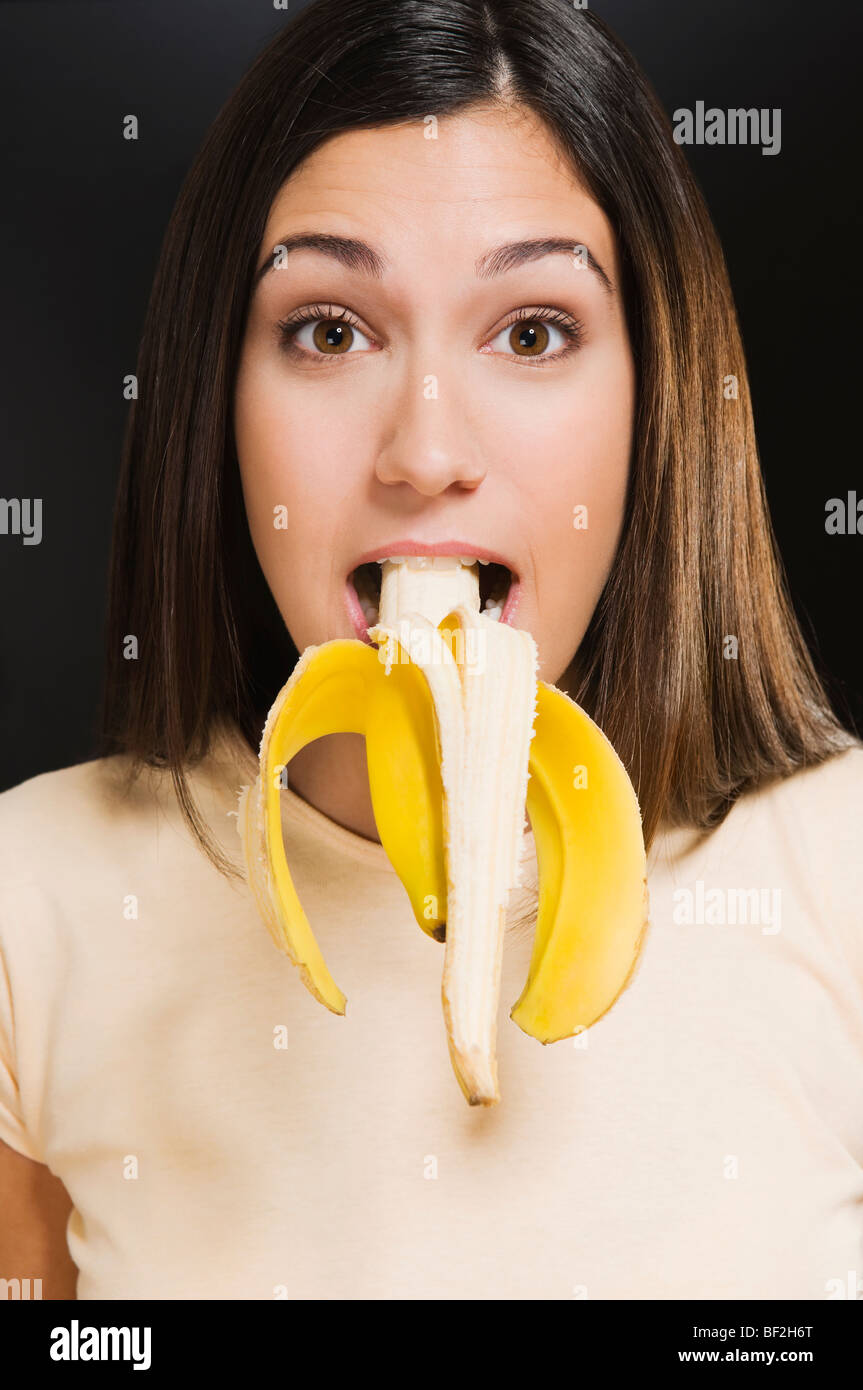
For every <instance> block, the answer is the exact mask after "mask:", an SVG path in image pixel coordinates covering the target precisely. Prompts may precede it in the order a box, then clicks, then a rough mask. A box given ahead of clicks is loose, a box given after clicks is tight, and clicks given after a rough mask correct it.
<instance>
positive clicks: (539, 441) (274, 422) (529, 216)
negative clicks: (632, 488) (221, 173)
mask: <svg viewBox="0 0 863 1390" xmlns="http://www.w3.org/2000/svg"><path fill="white" fill-rule="evenodd" d="M431 137H434V138H431ZM300 233H302V234H311V233H314V234H315V235H316V236H323V237H332V238H347V239H349V241H350V242H351V243H363V244H364V245H363V246H359V245H354V246H353V247H352V248H351V247H345V246H344V245H343V246H342V251H343V254H342V255H341V256H338V257H337V256H336V255H335V254H327V251H326V248H325V247H321V246H318V247H317V248H314V247H311V246H304V247H293V246H288V249H287V252H286V253H284V252H281V253H277V254H276V255H275V256H274V254H273V248H274V247H278V246H279V245H280V244H281V245H284V244H286V242H287V240H288V239H289V238H292V237H294V236H296V235H297V234H300ZM552 240H554V241H557V240H560V241H561V242H562V246H563V249H557V250H555V251H553V252H551V253H550V254H543V255H540V254H538V253H537V251H536V250H534V252H533V254H532V255H530V256H525V255H522V256H518V255H517V254H516V253H512V254H510V255H509V256H507V255H506V253H503V252H500V251H498V252H497V255H496V256H495V255H494V254H493V253H494V252H495V249H496V248H500V247H501V246H504V245H506V246H508V245H510V244H512V243H520V242H526V241H530V242H534V241H552ZM329 245H330V248H331V251H335V250H336V249H338V246H337V243H335V242H331V243H329ZM365 247H368V248H370V250H369V251H366V250H365V249H364V248H365ZM546 249H547V248H546ZM539 250H542V248H539ZM594 262H595V263H597V264H598V266H599V267H600V269H599V271H596V270H594V269H593V268H592V266H593V264H594ZM257 265H258V266H259V267H262V268H263V267H268V269H266V271H265V272H264V273H263V274H262V275H261V277H260V278H259V280H258V282H257V285H256V289H255V292H254V296H253V299H252V303H251V306H250V310H249V316H248V322H247V327H246V333H245V338H244V341H243V346H242V354H241V360H240V367H239V373H238V379H237V386H236V397H235V402H234V427H235V438H236V446H237V454H238V458H239V463H240V471H241V475H242V483H243V492H244V497H245V504H246V509H247V514H248V518H249V525H250V528H251V534H252V539H253V542H254V545H255V549H256V552H257V555H258V559H259V561H260V564H261V567H262V569H263V572H264V575H265V577H266V580H267V583H268V584H269V587H270V589H271V591H272V593H273V595H274V597H275V600H276V602H277V604H278V607H279V609H280V611H281V614H282V617H283V618H284V621H285V624H286V626H287V628H288V630H289V632H290V634H291V637H292V638H293V641H294V643H295V645H296V646H297V648H298V649H299V650H301V651H302V650H303V648H304V647H306V646H307V645H309V643H320V642H325V641H328V640H329V639H331V638H335V637H357V636H361V635H363V633H364V627H365V620H364V619H363V618H362V615H361V613H360V611H359V609H358V608H357V606H356V603H355V598H354V591H353V585H352V582H351V575H352V573H353V571H354V570H355V568H356V566H357V565H358V564H359V563H360V562H362V561H366V560H370V559H371V560H375V559H378V558H381V557H383V556H387V555H399V554H404V553H406V551H410V550H411V549H412V550H414V551H417V550H420V551H421V550H423V549H425V548H428V549H431V548H432V547H433V546H436V547H437V549H438V553H440V552H441V550H443V551H446V550H448V549H449V550H450V551H451V552H452V553H456V554H461V555H477V556H481V557H483V558H491V559H498V560H499V561H501V562H502V563H504V564H506V565H507V567H508V568H509V569H510V570H511V571H514V573H515V575H516V576H517V579H518V587H517V589H516V590H515V591H514V592H513V594H512V598H511V602H510V603H509V605H508V609H507V610H505V612H504V615H503V620H504V621H508V622H511V623H512V624H513V625H514V626H516V627H519V628H525V629H527V630H528V631H530V632H531V633H532V634H533V636H534V638H535V640H536V643H537V646H538V650H539V661H540V668H539V673H540V676H541V677H542V679H543V680H546V681H548V682H552V683H553V682H556V681H557V680H558V679H559V678H560V677H561V675H562V673H563V672H564V671H565V669H566V667H567V666H568V664H569V662H570V661H571V659H572V657H573V656H574V654H575V652H576V650H577V648H578V646H579V643H580V642H581V639H582V637H583V635H584V632H585V630H586V628H587V625H588V623H589V621H590V617H591V614H592V613H593V610H594V608H595V606H596V602H597V600H598V598H599V594H600V592H601V590H602V587H603V584H604V583H605V580H606V577H607V575H608V572H609V569H610V567H611V564H612V561H613V558H614V554H615V551H616V548H617V543H618V540H619V536H620V530H621V524H622V518H623V505H624V498H625V493H626V483H627V475H628V468H629V459H630V448H631V442H632V418H633V409H634V399H635V369H634V363H633V358H632V353H631V349H630V344H629V340H628V336H627V332H626V325H625V320H624V310H623V304H622V302H621V291H620V278H619V263H618V255H617V248H616V246H615V238H614V234H613V232H612V229H611V226H610V224H609V223H608V221H607V219H606V217H605V216H604V214H603V213H602V212H601V210H600V209H599V207H598V206H597V205H596V203H595V202H594V201H593V200H592V199H591V198H590V197H589V196H588V194H587V193H586V192H585V191H584V190H583V189H582V188H581V187H580V186H579V184H578V183H577V182H576V179H575V176H574V175H573V173H572V172H571V170H570V169H569V168H568V166H567V165H566V164H565V163H564V162H563V161H562V159H561V158H560V157H559V156H558V155H557V153H556V150H555V147H554V145H553V143H552V139H551V137H550V135H549V134H548V132H547V130H546V128H545V127H544V126H543V125H542V124H540V123H539V121H538V120H537V119H536V118H534V117H532V116H531V115H529V114H528V113H525V112H521V111H520V112H518V113H511V114H509V115H503V114H501V113H500V112H497V111H494V112H492V111H487V110H485V109H479V108H474V109H472V112H471V115H470V116H467V115H460V116H451V117H445V118H441V119H439V120H438V121H437V123H435V120H434V118H427V119H426V121H425V122H412V123H410V124H405V125H402V126H398V127H381V128H377V129H374V130H366V131H352V132H350V133H347V134H342V135H338V136H335V137H333V138H331V139H330V140H329V141H328V142H327V143H326V144H325V145H323V146H322V147H320V148H319V149H318V150H316V151H315V152H314V153H313V154H312V155H311V156H310V157H309V159H308V160H307V161H306V163H305V164H303V165H302V166H301V167H300V168H299V169H298V170H297V171H296V172H295V173H294V175H293V176H292V177H291V178H290V179H289V180H288V182H287V183H286V184H284V185H283V187H282V188H281V190H280V192H279V194H278V196H277V198H276V199H275V201H274V203H273V206H272V208H271V211H270V215H269V220H268V222H267V227H266V231H265V233H264V238H263V241H262V243H261V247H260V254H259V257H258V261H257ZM478 267H479V269H478ZM603 272H604V275H605V276H606V277H607V279H608V281H610V286H609V285H606V284H605V283H604V282H603ZM308 310H311V313H310V315H309V318H310V321H309V322H306V323H305V324H303V325H301V326H300V327H299V328H298V329H296V331H295V333H294V334H293V336H292V335H291V333H290V331H289V330H290V326H291V325H290V323H289V324H287V325H284V328H282V327H280V324H284V321H285V320H289V321H290V320H293V319H295V318H296V316H297V315H300V314H303V313H304V311H308ZM516 315H518V316H519V321H515V318H516ZM334 317H338V318H342V319H344V318H346V320H347V322H341V323H333V322H331V320H332V319H333V318H334ZM409 543H413V545H410V544H409ZM486 573H487V574H488V575H491V574H492V573H493V571H492V570H491V568H490V567H489V568H488V569H487V571H486ZM365 640H368V639H365Z"/></svg>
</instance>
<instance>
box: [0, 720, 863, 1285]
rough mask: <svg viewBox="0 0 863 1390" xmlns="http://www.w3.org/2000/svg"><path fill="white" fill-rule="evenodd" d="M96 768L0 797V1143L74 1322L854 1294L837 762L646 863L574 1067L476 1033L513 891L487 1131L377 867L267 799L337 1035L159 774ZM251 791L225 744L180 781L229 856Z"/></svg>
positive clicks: (520, 959) (858, 928)
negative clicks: (119, 1304) (181, 1308)
mask: <svg viewBox="0 0 863 1390" xmlns="http://www.w3.org/2000/svg"><path fill="white" fill-rule="evenodd" d="M115 767H116V760H112V759H105V760H96V761H93V762H88V763H84V764H80V765H78V766H75V767H70V768H66V769H64V770H62V771H58V772H51V773H46V774H44V775H42V776H38V777H34V778H32V779H31V780H29V781H27V782H24V783H22V784H21V785H19V786H17V787H15V788H13V789H12V790H10V791H7V792H5V793H4V794H3V795H2V796H0V950H2V965H3V967H4V968H3V969H0V1138H2V1139H4V1140H5V1141H6V1143H7V1144H10V1145H11V1146H12V1147H13V1148H14V1149H17V1150H19V1151H20V1152H21V1153H24V1154H27V1155H29V1156H30V1157H32V1158H35V1159H37V1160H39V1161H40V1162H42V1163H46V1164H48V1166H49V1167H50V1169H51V1171H52V1172H53V1173H55V1174H56V1175H57V1176H58V1177H59V1178H60V1179H61V1180H62V1182H63V1183H64V1185H65V1187H66V1189H67V1190H68V1192H69V1194H70V1196H71V1199H72V1202H73V1204H74V1209H73V1211H72V1214H71V1216H70V1220H69V1226H68V1241H69V1249H70V1252H71V1255H72V1258H73V1259H74V1261H75V1263H76V1265H77V1266H78V1268H79V1270H80V1278H79V1281H78V1297H79V1298H81V1299H99V1298H105V1299H131V1298H157V1299H186V1298H188V1299H192V1298H207V1299H217V1298H228V1299H273V1298H289V1299H313V1298H321V1299H351V1298H358V1299H363V1298H364V1299H484V1298H489V1299H574V1298H575V1299H579V1298H588V1299H652V1298H659V1299H677V1298H704V1299H709V1298H720V1299H722V1298H751V1299H770V1298H777V1299H814V1300H822V1299H828V1298H840V1297H858V1296H860V1293H861V1292H863V906H861V904H863V748H853V749H851V750H849V751H848V752H846V753H843V754H840V755H839V756H838V757H836V758H834V759H832V760H831V761H829V762H828V763H826V764H824V765H822V766H820V767H817V768H813V769H808V770H806V771H804V772H800V773H797V774H796V775H794V776H793V777H792V778H790V779H787V780H786V781H784V782H781V783H779V784H775V785H774V786H772V787H770V788H768V789H765V790H763V791H761V792H759V793H758V794H755V795H750V796H747V797H744V798H743V799H742V800H741V801H740V802H738V804H737V805H736V806H735V807H734V809H733V810H732V812H731V813H730V815H729V817H728V818H727V819H726V821H725V822H724V824H723V825H722V826H720V827H719V828H718V829H717V830H715V831H714V832H713V833H712V834H709V835H702V834H700V833H699V832H696V831H693V830H681V829H676V830H668V831H666V832H665V833H663V834H662V835H661V836H660V837H659V838H658V840H657V842H656V843H655V845H654V846H653V848H652V850H651V853H650V856H649V862H648V870H649V890H650V919H651V924H650V927H649V930H648V933H647V938H646V944H645V946H644V950H643V954H642V957H641V961H640V964H639V966H638V968H637V970H636V973H635V975H634V977H633V979H632V981H631V983H630V985H629V986H628V988H627V989H626V990H625V991H624V993H623V994H622V995H621V996H620V998H619V999H618V1001H617V1003H616V1004H615V1005H614V1007H613V1008H612V1009H611V1011H610V1012H609V1013H608V1014H606V1015H605V1016H604V1017H603V1018H602V1019H600V1020H599V1022H597V1023H596V1024H595V1025H594V1026H593V1027H592V1028H591V1029H590V1030H589V1031H588V1032H587V1033H585V1034H583V1035H581V1036H580V1037H579V1038H576V1039H575V1040H571V1039H568V1040H565V1041H562V1042H558V1043H554V1044H552V1045H550V1046H547V1047H544V1046H542V1045H541V1044H540V1043H539V1042H537V1041H536V1040H535V1039H534V1038H531V1037H528V1036H527V1035H526V1034H524V1033H522V1032H521V1030H520V1029H519V1028H518V1027H516V1025H515V1024H514V1023H512V1022H511V1021H510V1019H509V1017H508V1014H509V1009H510V1007H511V1006H512V1004H513V1003H514V1001H515V1000H516V998H517V997H518V995H519V993H520V992H521V989H522V986H523V983H524V980H525V978H526V974H527V968H528V962H529V959H530V953H531V927H530V922H529V920H527V921H524V920H520V912H521V911H522V909H523V907H524V901H523V900H522V899H521V898H520V896H519V895H517V896H516V898H515V899H514V900H513V910H512V913H511V916H510V925H509V926H508V929H507V934H506V939H505V947H504V961H503V971H502V985H501V1011H500V1018H499V1024H498V1063H499V1077H500V1088H501V1101H500V1103H499V1105H497V1106H495V1107H491V1108H489V1109H485V1108H479V1107H477V1108H471V1107H470V1106H468V1104H467V1102H466V1101H465V1099H464V1096H463V1095H462V1093H461V1090H460V1089H459V1086H458V1083H457V1081H456V1079H455V1076H454V1074H453V1072H452V1069H451V1066H450V1061H449V1056H448V1052H447V1045H446V1035H445V1030H444V1023H443V1016H442V1012H441V1001H440V980H441V969H442V964H443V946H442V945H440V944H439V943H437V942H435V941H433V940H431V939H430V938H429V937H428V936H426V935H425V934H424V933H423V932H422V931H421V930H420V928H419V927H418V926H417V925H416V923H415V921H414V919H413V916H412V914H411V911H410V907H409V905H408V900H407V896H406V894H405V892H404V890H403V888H402V886H401V884H400V883H399V881H398V879H397V878H396V875H395V873H394V871H393V869H392V868H391V866H390V864H389V861H388V860H387V858H386V855H385V853H384V851H383V849H382V848H381V846H380V845H379V844H376V843H373V842H371V841H368V840H364V839H363V838H361V837H359V836H357V835H355V834H353V833H351V832H350V831H347V830H345V829H343V828H341V827H339V826H338V825H336V824H335V823H333V822H332V821H330V820H329V819H327V818H326V817H325V816H324V815H323V814H321V813H320V812H318V811H317V810H315V809H314V808H312V807H310V806H309V805H307V804H306V803H305V802H303V801H302V800H301V799H300V798H299V797H298V796H297V795H296V794H294V793H293V792H292V791H287V792H285V794H284V803H285V807H284V824H285V835H286V844H287V851H288V860H289V863H290V865H291V867H292V869H293V873H294V877H295V881H296V884H297V887H298V891H299V894H300V897H301V899H302V901H303V903H304V905H305V907H306V910H307V913H308V916H309V918H310V921H311V923H312V925H313V928H314V930H315V933H316V935H317V939H318V941H319V943H320V946H321V948H322V950H323V953H324V957H325V959H326V961H327V964H328V966H329V968H330V970H331V973H332V975H333V977H334V979H335V980H336V982H337V983H338V984H339V985H340V986H341V988H342V989H343V991H344V992H345V994H346V996H347V1000H348V1004H347V1012H346V1015H345V1016H344V1017H338V1016H337V1015H335V1014H332V1013H330V1012H329V1011H328V1010H327V1009H325V1008H324V1007H323V1006H322V1005H321V1004H319V1003H317V1002H316V1001H315V1000H314V999H313V998H312V996H311V995H310V994H309V993H308V991H307V990H306V989H305V987H304V986H303V984H302V981H301V980H300V977H299V973H298V972H297V970H296V969H295V967H294V966H293V965H291V963H290V961H289V960H288V959H287V958H286V957H285V956H283V955H282V954H281V953H280V952H278V951H277V949H276V948H275V946H274V945H273V943H272V941H271V940H270V937H269V935H268V933H267V930H266V928H265V926H264V925H263V923H262V922H261V921H260V919H259V918H258V916H257V914H256V911H255V909H254V906H253V904H252V901H251V898H250V896H249V893H248V890H247V889H246V888H245V886H244V885H240V886H239V887H235V886H232V885H231V884H230V883H228V882H227V881H226V880H225V879H224V878H223V877H222V876H220V875H219V874H218V872H217V871H216V869H215V868H214V867H213V866H212V865H211V864H210V862H209V861H208V860H207V859H206V858H205V857H204V855H203V854H202V853H201V851H199V850H198V848H197V847H196V845H195V843H194V842H193V840H192V838H191V836H190V834H189V832H188V831H187V830H186V828H185V825H184V823H183V822H182V820H181V817H180V814H179V811H178V809H177V807H176V804H175V802H174V798H173V794H172V791H171V786H170V778H169V777H167V776H166V775H162V774H159V775H156V774H152V775H150V777H149V785H148V783H147V782H144V783H142V784H140V785H139V787H138V788H137V790H136V791H135V792H134V794H133V796H132V798H131V800H130V801H129V802H128V803H125V804H124V803H123V802H121V801H119V800H118V799H116V797H115V796H114V795H112V793H111V791H110V785H109V784H110V774H111V773H112V770H113V769H114V768H115ZM254 770H255V769H254V762H253V761H252V762H251V763H248V762H247V763H246V764H245V765H244V766H243V765H241V764H239V763H238V762H237V760H236V758H233V759H232V757H231V755H230V752H229V748H228V745H227V744H225V743H222V744H220V746H219V748H218V750H217V751H216V752H215V753H214V755H213V756H212V757H211V758H209V759H208V760H207V761H206V762H205V764H203V765H202V766H201V767H199V768H198V769H197V771H195V772H194V773H193V776H192V784H193V788H194V790H195V792H196V795H197V796H198V798H199V800H200V801H201V804H202V807H203V809H204V810H205V812H206V814H207V816H208V819H209V821H210V823H211V824H212V826H213V828H214V830H215V832H216V833H217V834H218V836H219V838H220V840H221V842H222V844H223V845H224V847H225V849H226V850H227V851H228V852H229V853H230V854H231V855H232V857H234V859H235V861H236V862H237V863H238V864H239V863H240V862H241V860H240V850H239V840H238V838H237V833H236V820H235V819H233V818H232V815H231V813H232V812H234V811H235V810H236V803H237V791H238V788H239V786H240V785H241V784H242V783H243V782H244V781H248V780H250V776H252V775H254ZM525 851H526V854H527V860H526V862H527V864H528V868H529V869H530V867H531V866H532V869H533V871H534V872H535V857H534V856H533V854H532V838H531V837H530V836H529V835H528V836H526V837H525ZM528 878H529V875H528ZM747 890H756V893H755V895H754V896H753V895H752V894H751V893H749V894H748V895H747ZM744 904H745V911H744ZM733 918H736V919H737V920H732V919H733ZM741 918H742V919H743V920H741ZM285 1044H286V1045H285ZM24 1274H27V1275H30V1276H33V1277H37V1275H38V1271H15V1270H3V1271H0V1275H3V1276H5V1277H15V1276H16V1275H18V1276H22V1275H24ZM858 1281H859V1282H858ZM858 1291H859V1292H858Z"/></svg>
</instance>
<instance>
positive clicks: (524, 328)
mask: <svg viewBox="0 0 863 1390" xmlns="http://www.w3.org/2000/svg"><path fill="white" fill-rule="evenodd" d="M509 343H510V347H512V348H514V349H515V351H516V353H517V354H518V356H519V357H535V356H537V355H538V354H539V353H541V352H545V349H546V348H547V347H548V329H547V328H546V326H545V324H544V323H542V322H541V320H540V319H521V320H520V321H519V322H518V323H514V324H513V325H512V328H511V329H510V334H509Z"/></svg>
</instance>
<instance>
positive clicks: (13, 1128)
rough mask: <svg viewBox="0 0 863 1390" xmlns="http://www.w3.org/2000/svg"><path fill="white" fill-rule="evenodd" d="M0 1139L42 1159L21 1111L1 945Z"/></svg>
mask: <svg viewBox="0 0 863 1390" xmlns="http://www.w3.org/2000/svg"><path fill="white" fill-rule="evenodd" d="M0 1139H2V1140H3V1142H4V1143H5V1144H8V1145H9V1147H10V1148H12V1149H15V1150H16V1151H17V1152H18V1153H20V1154H24V1155H25V1157H26V1158H33V1159H35V1160H36V1162H37V1163H41V1162H42V1161H43V1159H42V1155H41V1154H40V1153H39V1151H38V1149H37V1148H36V1145H35V1144H34V1142H33V1140H32V1139H31V1138H30V1135H29V1134H28V1132H27V1128H26V1126H25V1124H24V1120H23V1118H22V1115H21V1093H20V1090H19V1087H18V1077H17V1063H16V1057H15V1010H14V1007H13V1003H12V990H11V988H10V984H9V974H8V971H7V968H6V960H5V957H4V955H3V948H2V945H0Z"/></svg>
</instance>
